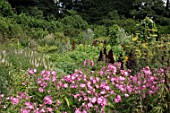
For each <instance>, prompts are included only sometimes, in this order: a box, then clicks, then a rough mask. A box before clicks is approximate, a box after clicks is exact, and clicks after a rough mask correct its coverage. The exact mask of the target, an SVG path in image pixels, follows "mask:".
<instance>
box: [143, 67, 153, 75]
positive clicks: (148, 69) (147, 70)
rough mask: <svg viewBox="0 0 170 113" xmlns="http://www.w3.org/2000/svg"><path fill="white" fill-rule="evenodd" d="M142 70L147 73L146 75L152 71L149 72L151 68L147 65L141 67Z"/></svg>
mask: <svg viewBox="0 0 170 113" xmlns="http://www.w3.org/2000/svg"><path fill="white" fill-rule="evenodd" d="M143 72H144V73H145V74H147V75H150V74H152V72H151V70H150V68H149V67H148V66H147V67H145V68H144V69H143Z"/></svg>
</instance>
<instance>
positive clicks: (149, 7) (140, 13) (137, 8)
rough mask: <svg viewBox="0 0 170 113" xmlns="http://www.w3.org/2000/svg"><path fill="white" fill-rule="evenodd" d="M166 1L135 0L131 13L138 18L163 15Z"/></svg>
mask: <svg viewBox="0 0 170 113" xmlns="http://www.w3.org/2000/svg"><path fill="white" fill-rule="evenodd" d="M164 10H165V9H164V2H163V1H162V0H135V1H134V3H133V10H132V11H131V14H132V15H133V16H135V17H136V18H140V19H142V18H145V17H146V16H150V17H154V16H155V15H162V12H164Z"/></svg>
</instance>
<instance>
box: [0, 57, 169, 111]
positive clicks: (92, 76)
mask: <svg viewBox="0 0 170 113" xmlns="http://www.w3.org/2000/svg"><path fill="white" fill-rule="evenodd" d="M88 64H89V65H90V66H91V67H92V66H94V62H93V61H91V60H89V61H86V60H85V61H84V66H85V67H86V65H88ZM89 65H88V66H89ZM120 67H121V64H120V63H115V64H109V65H108V66H105V67H103V68H102V69H101V70H99V71H91V70H90V68H89V69H87V68H85V69H82V70H75V72H74V73H72V74H68V75H63V76H62V77H61V76H57V73H56V72H55V71H49V70H43V71H41V73H38V72H37V70H36V69H28V74H27V75H25V76H27V77H26V79H25V80H24V81H20V82H22V83H21V84H22V88H21V89H22V90H21V89H20V90H18V92H17V94H13V95H11V96H9V97H7V98H5V97H4V95H3V94H1V95H0V109H1V110H0V111H2V112H3V111H6V110H7V111H9V112H12V111H13V112H17V113H18V112H20V113H32V112H33V113H53V112H56V113H60V112H62V113H73V112H75V113H90V112H96V113H104V112H137V111H138V112H151V111H152V110H153V109H154V107H153V106H152V105H150V104H153V105H154V104H155V103H154V102H152V100H155V99H156V102H159V100H158V98H159V97H158V96H160V94H161V92H160V91H162V87H161V86H162V85H164V84H165V85H167V87H169V81H168V80H169V78H168V76H167V74H169V70H170V68H166V69H156V70H155V71H153V72H152V71H151V70H150V68H149V67H145V68H143V69H142V70H141V71H140V72H138V74H137V75H131V70H121V69H120ZM169 91H170V89H168V90H167V92H169ZM166 98H168V99H169V96H166ZM166 109H168V108H165V109H164V111H166ZM154 110H155V109H154Z"/></svg>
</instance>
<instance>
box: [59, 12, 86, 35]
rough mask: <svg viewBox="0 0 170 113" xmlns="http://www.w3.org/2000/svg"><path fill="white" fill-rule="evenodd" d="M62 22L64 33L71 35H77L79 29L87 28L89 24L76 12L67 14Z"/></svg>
mask: <svg viewBox="0 0 170 113" xmlns="http://www.w3.org/2000/svg"><path fill="white" fill-rule="evenodd" d="M60 22H61V23H62V24H63V25H64V29H63V30H64V33H65V34H66V35H69V36H76V34H78V33H80V31H79V29H80V30H81V29H85V28H86V27H87V25H88V24H87V22H86V21H85V20H83V19H82V17H81V16H79V15H77V14H75V13H71V15H70V16H65V17H64V18H62V19H61V20H60Z"/></svg>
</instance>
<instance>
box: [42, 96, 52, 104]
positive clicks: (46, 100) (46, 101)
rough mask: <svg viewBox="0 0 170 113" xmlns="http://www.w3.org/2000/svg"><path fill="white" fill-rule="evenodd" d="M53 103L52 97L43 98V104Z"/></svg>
mask: <svg viewBox="0 0 170 113" xmlns="http://www.w3.org/2000/svg"><path fill="white" fill-rule="evenodd" d="M52 103H53V101H52V97H51V96H46V97H45V98H44V104H52Z"/></svg>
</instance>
